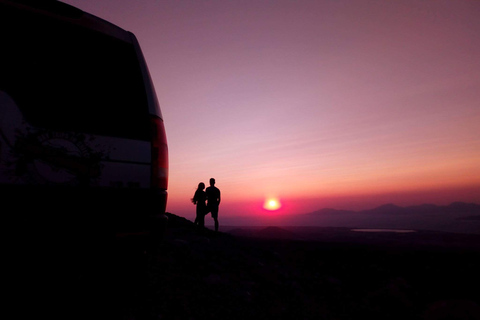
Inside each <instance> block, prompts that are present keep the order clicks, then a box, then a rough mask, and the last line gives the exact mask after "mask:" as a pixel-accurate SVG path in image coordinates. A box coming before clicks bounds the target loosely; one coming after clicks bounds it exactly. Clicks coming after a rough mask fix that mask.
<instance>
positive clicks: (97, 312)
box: [4, 214, 480, 320]
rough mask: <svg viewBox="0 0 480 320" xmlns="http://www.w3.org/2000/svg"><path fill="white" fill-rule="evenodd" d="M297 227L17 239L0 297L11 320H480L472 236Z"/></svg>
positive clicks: (176, 225)
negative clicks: (152, 238) (312, 233)
mask: <svg viewBox="0 0 480 320" xmlns="http://www.w3.org/2000/svg"><path fill="white" fill-rule="evenodd" d="M298 231H299V229H297V230H284V229H280V228H265V229H263V230H258V232H252V233H244V234H243V235H242V234H241V233H242V230H236V231H235V232H237V234H235V232H234V231H233V230H232V233H230V232H229V233H225V232H221V233H218V234H215V233H213V232H211V231H210V230H207V231H206V232H204V233H198V232H197V231H196V229H195V228H194V226H193V224H192V223H191V221H188V220H186V219H184V218H181V217H177V216H175V215H172V214H169V227H168V229H167V233H166V235H165V237H164V238H163V240H161V241H159V242H157V243H151V242H149V241H147V240H144V239H142V238H137V237H133V236H131V237H129V236H126V237H123V238H119V239H116V240H114V241H108V240H105V241H99V242H98V243H96V244H92V243H90V242H87V243H86V244H82V242H75V243H74V244H70V243H66V242H65V241H62V239H50V240H49V241H38V242H29V243H28V244H25V243H22V244H21V245H19V244H18V243H15V241H18V239H20V238H21V237H18V238H15V239H16V240H15V239H14V243H12V244H11V245H10V247H13V248H14V250H13V252H11V255H7V257H8V261H6V264H7V266H9V267H10V268H8V269H7V270H8V271H7V272H4V274H5V276H6V277H5V278H6V280H7V282H8V285H7V286H6V287H5V288H6V289H5V290H6V292H7V295H8V299H6V300H5V301H4V303H5V305H7V306H8V308H11V309H12V310H13V314H14V315H15V316H16V317H13V316H10V317H9V318H19V319H33V318H50V319H51V318H61V319H92V318H93V319H402V320H404V319H414V320H415V319H426V320H433V319H480V281H479V278H480V277H479V273H480V259H479V253H480V236H479V235H455V234H446V233H434V232H428V233H415V234H410V233H408V234H390V233H384V234H383V233H382V234H375V235H372V234H367V233H354V232H352V231H349V230H346V229H331V228H329V229H325V230H324V231H323V233H322V232H320V234H317V236H316V237H315V239H313V238H311V237H304V236H302V235H299V234H297V232H298ZM320 231H321V230H320ZM317 233H318V232H317ZM12 245H13V246H12ZM4 312H6V311H4Z"/></svg>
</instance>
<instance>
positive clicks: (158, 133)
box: [0, 0, 168, 234]
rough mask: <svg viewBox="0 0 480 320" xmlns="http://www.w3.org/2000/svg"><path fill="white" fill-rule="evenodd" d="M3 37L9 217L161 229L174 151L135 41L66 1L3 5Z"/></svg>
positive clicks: (1, 192) (1, 138) (2, 195)
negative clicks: (172, 151) (168, 144)
mask: <svg viewBox="0 0 480 320" xmlns="http://www.w3.org/2000/svg"><path fill="white" fill-rule="evenodd" d="M0 26H1V28H0V30H2V31H1V34H2V36H1V38H0V43H1V45H0V199H1V201H2V203H3V205H2V207H3V209H2V215H3V216H4V217H8V218H11V219H9V220H8V221H10V222H13V223H16V222H19V223H23V222H29V223H30V226H35V225H36V223H39V225H41V226H45V225H51V224H52V223H53V224H55V225H56V227H57V228H58V227H60V228H62V227H64V228H66V229H69V228H74V229H75V230H76V231H79V230H80V231H81V230H90V229H91V228H93V229H96V230H104V231H111V232H115V233H117V234H125V233H142V232H146V231H150V230H151V229H152V228H154V227H155V228H156V227H157V226H155V224H156V223H158V219H160V220H161V219H162V218H163V217H164V216H165V215H164V213H165V208H166V202H167V183H168V151H167V141H166V135H165V130H164V123H163V118H162V114H161V111H160V107H159V104H158V101H157V97H156V94H155V90H154V86H153V84H152V80H151V78H150V75H149V71H148V68H147V65H146V62H145V59H144V56H143V54H142V51H141V49H140V46H139V43H138V41H137V39H136V37H135V36H134V34H132V33H131V32H129V31H126V30H123V29H122V28H120V27H118V26H116V25H113V24H111V23H109V22H107V21H105V20H102V19H101V18H99V17H96V16H93V15H91V14H89V13H86V12H83V11H81V10H80V9H78V8H75V7H73V6H70V5H67V4H65V3H62V2H59V1H26V0H23V1H6V0H0ZM62 224H63V225H62ZM102 232H103V231H102Z"/></svg>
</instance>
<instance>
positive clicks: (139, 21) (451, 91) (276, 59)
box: [64, 0, 480, 219]
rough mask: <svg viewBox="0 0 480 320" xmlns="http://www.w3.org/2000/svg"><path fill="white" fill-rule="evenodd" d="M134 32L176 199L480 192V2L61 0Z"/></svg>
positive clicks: (471, 196)
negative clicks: (204, 193) (216, 193)
mask: <svg viewBox="0 0 480 320" xmlns="http://www.w3.org/2000/svg"><path fill="white" fill-rule="evenodd" d="M64 2H66V3H69V4H72V5H74V6H77V7H79V8H80V9H83V10H85V11H88V12H90V13H92V14H95V15H97V16H100V17H102V18H104V19H105V20H108V21H110V22H112V23H115V24H117V25H118V26H120V27H122V28H124V29H126V30H129V31H132V32H133V33H134V34H135V35H136V36H137V38H138V40H139V42H140V45H141V47H142V50H143V51H144V54H145V57H146V60H147V63H148V64H149V68H150V73H151V74H152V78H153V81H154V85H155V88H156V91H157V95H158V99H159V102H160V105H161V108H162V112H163V116H164V120H165V127H166V131H167V138H168V144H169V152H170V154H169V159H170V180H169V200H168V206H167V210H168V211H169V212H172V213H175V214H177V215H181V216H185V217H187V218H189V219H193V217H194V214H195V213H194V212H195V208H194V206H193V205H192V204H191V202H190V198H191V197H192V196H193V193H194V192H195V188H196V186H197V185H198V183H199V182H200V181H202V182H205V183H206V184H207V185H208V180H209V178H211V177H214V178H215V179H216V181H217V184H216V185H217V186H218V187H219V188H220V189H221V191H222V204H221V207H220V217H221V216H222V215H223V216H224V217H225V216H236V215H243V216H246V215H249V214H252V213H253V214H265V215H267V214H273V212H274V211H272V210H270V211H269V210H265V209H263V204H264V202H265V198H266V197H276V198H278V199H279V200H280V201H281V203H282V206H281V208H280V209H279V210H278V212H277V213H276V214H286V213H306V212H310V211H314V210H318V209H320V208H323V207H334V208H338V209H353V210H358V209H367V208H372V207H374V206H376V205H381V204H384V203H389V202H393V203H396V204H398V205H414V204H421V203H435V204H448V203H450V202H453V201H466V202H477V203H478V202H480V37H479V34H480V1H462V0H452V1H437V0H431V1H430V0H427V1H408V0H401V1H384V0H378V1H373V0H372V1H367V0H359V1H341V0H335V1H333V0H331V1H320V0H314V1H307V0H303V1H293V0H291V1H290V0H289V1H286V0H276V1H263V0H246V1H223V0H215V1H198V0H195V1H193V0H192V1H190V0H188V1H187V0H180V1H179V0H169V1H158V0H148V1H147V0H140V1H130V0H128V1H127V0H102V1H98V0H66V1H64Z"/></svg>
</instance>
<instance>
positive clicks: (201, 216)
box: [192, 182, 207, 228]
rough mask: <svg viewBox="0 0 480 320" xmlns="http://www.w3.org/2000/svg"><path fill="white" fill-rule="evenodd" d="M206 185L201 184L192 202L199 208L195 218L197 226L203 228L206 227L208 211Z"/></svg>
mask: <svg viewBox="0 0 480 320" xmlns="http://www.w3.org/2000/svg"><path fill="white" fill-rule="evenodd" d="M204 190H205V183H203V182H200V183H199V184H198V188H197V190H196V191H195V194H194V195H193V198H192V202H193V204H194V205H196V206H197V212H196V214H197V215H196V217H195V222H194V223H195V224H196V225H197V226H199V227H201V228H203V227H204V226H205V213H206V211H207V205H206V203H205V201H206V200H207V195H206V194H205V191H204Z"/></svg>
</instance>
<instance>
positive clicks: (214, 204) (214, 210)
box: [192, 178, 220, 231]
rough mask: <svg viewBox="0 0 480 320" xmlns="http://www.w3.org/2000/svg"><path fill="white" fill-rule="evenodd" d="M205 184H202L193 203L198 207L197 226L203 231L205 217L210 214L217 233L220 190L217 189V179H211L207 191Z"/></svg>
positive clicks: (199, 185) (194, 196)
mask: <svg viewBox="0 0 480 320" xmlns="http://www.w3.org/2000/svg"><path fill="white" fill-rule="evenodd" d="M204 189H205V183H203V182H200V183H199V184H198V188H197V190H196V191H195V194H194V195H193V198H192V202H193V204H195V205H196V206H197V210H196V217H195V222H194V223H195V224H196V225H197V226H199V227H200V228H201V229H203V227H205V216H206V215H207V214H209V213H211V214H212V218H213V220H214V221H215V231H218V207H219V205H220V190H219V189H218V188H217V187H215V179H214V178H211V179H210V186H209V187H208V188H207V189H206V190H205V191H203V190H204Z"/></svg>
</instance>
